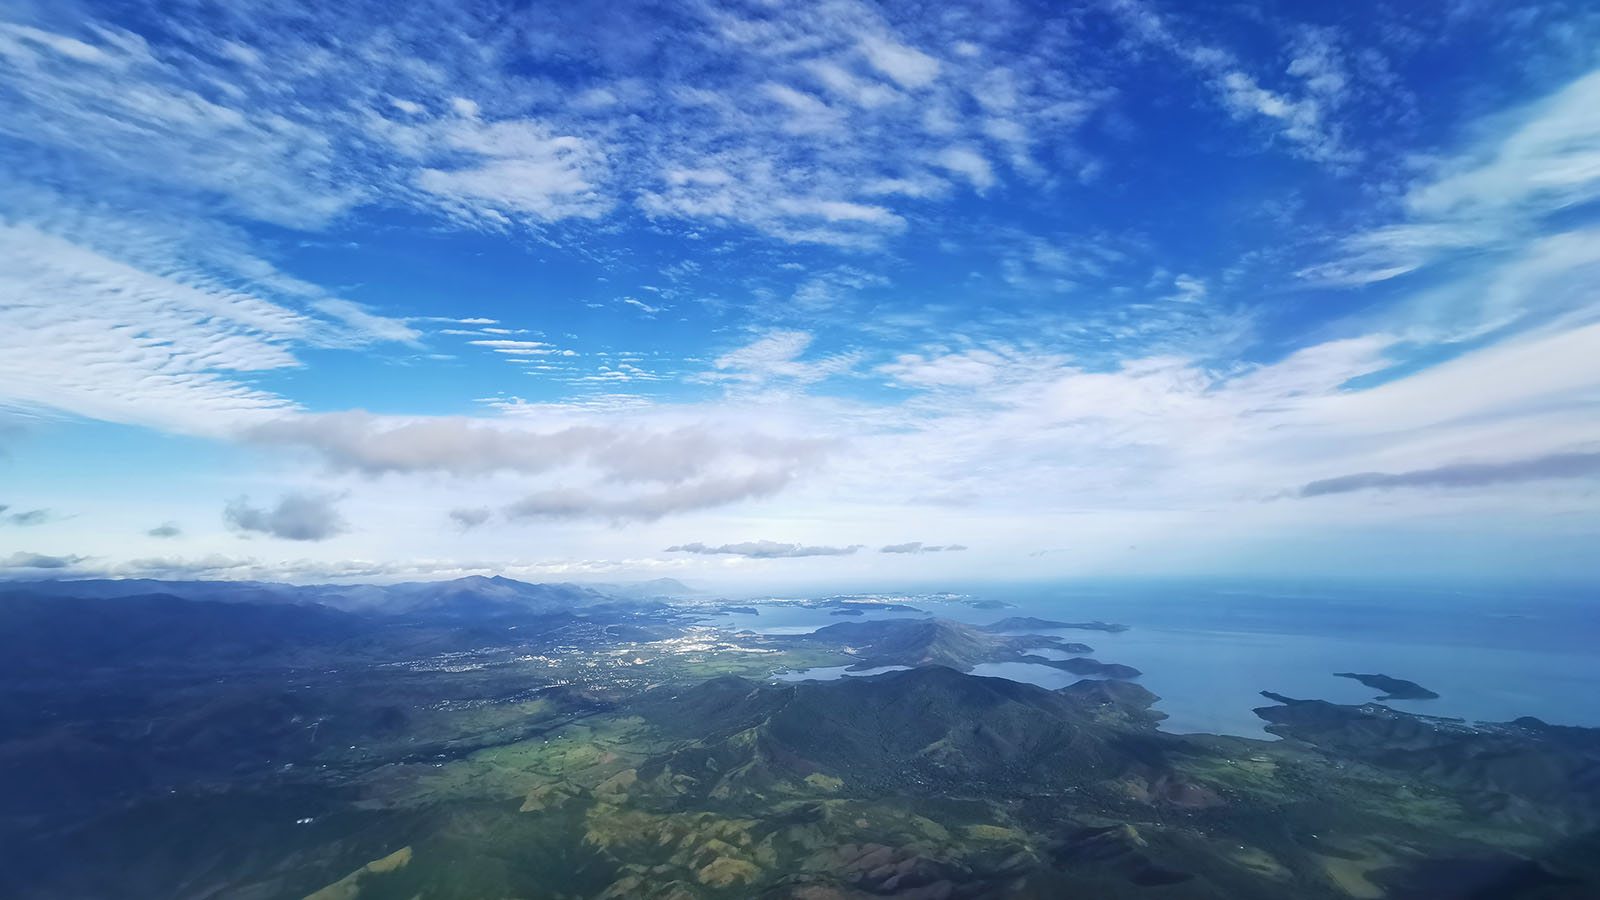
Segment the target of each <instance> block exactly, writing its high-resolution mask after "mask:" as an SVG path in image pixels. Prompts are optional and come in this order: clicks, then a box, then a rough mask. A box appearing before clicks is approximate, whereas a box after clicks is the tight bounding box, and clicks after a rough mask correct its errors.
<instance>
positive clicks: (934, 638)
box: [772, 619, 1140, 678]
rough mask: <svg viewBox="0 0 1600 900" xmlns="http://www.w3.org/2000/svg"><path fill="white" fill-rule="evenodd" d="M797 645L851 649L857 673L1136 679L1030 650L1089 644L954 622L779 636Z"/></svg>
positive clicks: (904, 622) (1127, 672)
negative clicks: (936, 671)
mask: <svg viewBox="0 0 1600 900" xmlns="http://www.w3.org/2000/svg"><path fill="white" fill-rule="evenodd" d="M772 639H775V640H786V641H788V642H791V643H801V644H822V645H828V646H834V647H843V648H847V650H848V652H850V653H851V654H852V655H853V656H854V657H856V659H857V660H859V662H857V663H856V667H857V668H863V669H864V668H875V667H878V666H929V665H932V666H949V667H950V668H953V669H957V670H959V671H962V672H966V671H969V670H971V669H972V667H973V666H976V665H978V664H980V663H990V662H1025V663H1032V664H1035V665H1042V666H1049V667H1051V668H1055V669H1061V670H1063V671H1066V672H1072V673H1074V674H1077V675H1095V676H1101V677H1106V678H1136V677H1138V676H1139V674H1140V672H1139V670H1138V669H1135V668H1133V667H1131V666H1124V665H1119V664H1116V663H1101V662H1097V661H1095V660H1092V659H1086V658H1083V657H1072V658H1069V659H1048V658H1045V657H1042V656H1038V655H1036V654H1032V653H1030V652H1029V651H1030V650H1032V649H1036V648H1040V647H1049V648H1052V649H1056V650H1060V651H1063V652H1066V653H1090V652H1092V648H1090V647H1088V646H1085V645H1083V644H1074V643H1067V642H1065V641H1062V640H1061V639H1059V638H1055V637H1046V636H1038V635H1028V636H1015V635H1002V634H991V633H990V632H989V631H988V630H986V629H981V628H977V627H974V626H972V625H967V624H964V623H961V622H954V621H950V620H948V619H878V620H875V621H871V622H840V623H839V624H837V625H828V626H826V627H823V628H819V629H817V630H816V631H814V632H812V633H810V634H804V635H793V636H789V637H786V638H785V637H776V638H772Z"/></svg>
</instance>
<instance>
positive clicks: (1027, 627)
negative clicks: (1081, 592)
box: [983, 616, 1128, 633]
mask: <svg viewBox="0 0 1600 900" xmlns="http://www.w3.org/2000/svg"><path fill="white" fill-rule="evenodd" d="M1067 628H1072V629H1077V630H1079V631H1109V632H1113V633H1115V632H1119V631H1127V630H1128V626H1126V625H1120V624H1117V623H1115V622H1057V621H1055V620H1053V619H1038V618H1035V617H1033V616H1012V617H1011V618H1009V619H1001V620H1000V621H998V622H991V623H990V624H988V625H985V626H983V630H984V631H992V632H996V633H999V632H1006V631H1056V630H1060V629H1067Z"/></svg>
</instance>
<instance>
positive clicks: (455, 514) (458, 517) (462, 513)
mask: <svg viewBox="0 0 1600 900" xmlns="http://www.w3.org/2000/svg"><path fill="white" fill-rule="evenodd" d="M490 515H491V513H490V512H489V507H487V506H479V507H473V508H466V507H463V508H460V509H452V510H450V520H451V521H453V522H455V523H456V524H457V525H459V526H461V530H462V531H468V530H470V529H473V528H477V527H478V526H479V525H482V524H483V523H485V522H487V521H489V516H490Z"/></svg>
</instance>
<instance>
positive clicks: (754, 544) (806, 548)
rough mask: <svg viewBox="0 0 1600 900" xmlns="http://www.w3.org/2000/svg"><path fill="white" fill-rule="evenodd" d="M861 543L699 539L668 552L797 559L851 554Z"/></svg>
mask: <svg viewBox="0 0 1600 900" xmlns="http://www.w3.org/2000/svg"><path fill="white" fill-rule="evenodd" d="M861 547H862V545H861V544H851V545H849V546H847V547H828V546H811V545H806V544H786V543H782V542H779V541H742V542H740V543H736V544H721V545H718V546H715V547H713V546H709V545H707V544H703V543H700V542H698V541H696V542H694V543H691V544H677V545H675V546H672V547H668V548H667V550H666V552H668V553H696V554H701V555H705V556H743V557H745V558H746V559H795V558H799V557H805V556H850V555H851V554H853V553H855V552H856V551H857V550H860V549H861Z"/></svg>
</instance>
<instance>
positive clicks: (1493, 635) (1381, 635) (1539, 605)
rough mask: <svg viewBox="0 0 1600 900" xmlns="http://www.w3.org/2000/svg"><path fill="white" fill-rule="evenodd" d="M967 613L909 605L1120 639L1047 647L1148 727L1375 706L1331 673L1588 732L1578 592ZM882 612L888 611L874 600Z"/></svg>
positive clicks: (1099, 596) (1462, 711) (1408, 707)
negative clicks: (1105, 669)
mask: <svg viewBox="0 0 1600 900" xmlns="http://www.w3.org/2000/svg"><path fill="white" fill-rule="evenodd" d="M959 592H960V593H962V594H963V595H964V596H965V597H966V598H967V599H968V600H972V599H980V600H981V599H990V600H1000V601H1003V602H1005V603H1009V604H1012V606H1011V607H1008V608H1005V609H975V608H973V607H972V606H971V605H969V604H968V603H964V602H950V601H937V600H930V599H929V598H927V597H920V596H910V597H908V599H906V600H905V601H904V602H905V603H907V604H908V605H911V606H915V607H917V608H919V609H922V610H925V611H926V612H927V613H930V614H932V615H935V616H939V617H942V618H949V619H955V620H957V621H962V622H969V623H972V624H987V623H990V622H995V621H998V620H999V619H1002V618H1007V617H1010V616H1035V617H1038V618H1043V619H1054V620H1058V621H1089V620H1096V619H1098V620H1103V621H1107V622H1120V623H1123V624H1126V625H1130V626H1132V627H1131V629H1130V630H1128V631H1125V632H1120V633H1113V632H1099V631H1082V630H1071V631H1060V632H1052V633H1054V634H1058V635H1059V636H1061V637H1063V638H1065V639H1068V640H1072V641H1079V642H1082V643H1086V644H1088V645H1089V646H1091V647H1093V648H1094V653H1092V654H1088V655H1091V656H1093V657H1094V658H1095V659H1098V660H1100V661H1101V662H1108V663H1123V664H1126V665H1131V666H1134V667H1135V668H1138V669H1140V670H1141V671H1143V672H1144V674H1143V675H1142V676H1141V677H1140V678H1139V679H1137V681H1138V682H1139V683H1140V684H1142V685H1144V686H1145V687H1147V688H1149V689H1150V690H1151V691H1153V692H1155V693H1156V694H1158V695H1159V696H1160V697H1161V698H1162V699H1161V702H1160V703H1158V704H1157V706H1156V708H1157V709H1159V710H1161V711H1163V712H1165V713H1166V714H1167V715H1168V718H1167V720H1166V721H1165V722H1164V723H1163V725H1162V727H1163V728H1164V729H1165V730H1168V731H1174V732H1215V733H1222V734H1236V735H1243V736H1249V737H1268V736H1269V735H1267V733H1266V732H1265V731H1264V730H1262V725H1263V724H1264V723H1263V722H1262V721H1261V720H1260V719H1258V718H1257V717H1256V716H1255V715H1253V714H1252V712H1251V710H1252V709H1253V708H1255V707H1258V706H1264V705H1268V704H1269V703H1270V701H1268V700H1266V699H1265V698H1263V697H1262V696H1261V695H1260V692H1261V691H1263V690H1268V691H1273V692H1275V693H1280V694H1285V695H1288V696H1291V697H1297V698H1301V699H1313V698H1314V699H1323V700H1329V701H1333V702H1336V703H1364V702H1367V701H1370V700H1373V699H1374V698H1376V697H1377V696H1378V695H1379V694H1380V693H1381V692H1380V691H1377V690H1374V689H1372V688H1369V687H1367V686H1365V685H1363V684H1361V683H1359V682H1357V681H1353V680H1350V679H1345V678H1336V677H1334V676H1333V673H1334V672H1356V673H1366V674H1385V675H1390V676H1393V677H1396V678H1404V679H1408V680H1411V681H1415V682H1417V683H1419V684H1421V685H1422V686H1423V687H1426V688H1428V689H1430V690H1433V691H1435V692H1436V693H1438V694H1439V695H1440V696H1439V698H1438V699H1436V700H1414V701H1406V700H1390V701H1384V702H1385V704H1386V705H1388V706H1391V707H1392V708H1395V709H1399V710H1405V711H1408V712H1415V713H1421V714H1425V715H1432V716H1448V717H1456V718H1462V719H1466V720H1469V721H1508V720H1511V719H1515V718H1518V717H1520V716H1534V717H1536V718H1539V719H1542V720H1544V721H1546V722H1549V723H1552V724H1558V725H1586V726H1596V725H1600V620H1597V618H1596V616H1595V615H1594V614H1593V612H1592V610H1591V609H1588V608H1586V607H1585V599H1586V595H1585V592H1584V591H1583V589H1582V588H1581V587H1576V586H1573V585H1571V584H1563V583H1554V582H1552V583H1546V584H1542V585H1511V584H1499V585H1477V586H1450V587H1443V588H1441V587H1437V586H1433V587H1427V586H1421V585H1405V584H1398V583H1397V584H1379V583H1372V582H1365V583H1361V582H1354V581H1351V582H1342V583H1336V584H1328V585H1323V586H1319V587H1307V586H1304V585H1296V584H1283V583H1272V582H1231V581H1230V582H1222V581H1191V582H1177V581H1162V582H1102V583H1093V584H1086V583H1084V582H1064V583H1049V584H1035V585H1026V586H1021V585H1006V586H999V585H988V586H965V587H962V588H960V589H959ZM885 599H888V598H887V597H885ZM760 610H761V613H760V615H759V616H748V615H741V614H733V615H728V616H725V617H721V618H719V619H718V620H717V621H718V623H719V624H724V625H725V626H727V627H733V628H750V629H752V630H756V631H762V632H768V633H781V632H802V631H809V630H812V629H814V628H817V627H822V626H825V625H830V624H835V623H838V622H841V621H860V620H862V619H876V618H896V617H902V616H905V615H909V614H907V613H900V612H893V611H882V610H869V611H867V612H866V613H865V614H864V615H862V616H849V617H844V616H833V615H831V614H830V611H829V610H826V609H820V610H819V609H806V608H802V607H798V606H761V607H760ZM974 674H978V675H992V676H997V677H1005V678H1011V679H1013V680H1020V681H1032V682H1034V683H1037V684H1040V685H1041V686H1043V687H1047V688H1052V689H1054V688H1058V687H1062V686H1064V685H1066V684H1070V683H1072V682H1074V681H1076V680H1078V676H1076V675H1071V674H1069V673H1066V672H1062V671H1059V670H1056V669H1051V668H1047V667H1044V666H1032V665H1028V664H1023V663H988V664H983V665H980V666H978V667H977V668H975V669H974Z"/></svg>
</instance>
